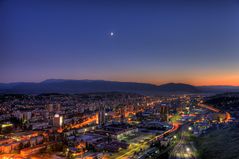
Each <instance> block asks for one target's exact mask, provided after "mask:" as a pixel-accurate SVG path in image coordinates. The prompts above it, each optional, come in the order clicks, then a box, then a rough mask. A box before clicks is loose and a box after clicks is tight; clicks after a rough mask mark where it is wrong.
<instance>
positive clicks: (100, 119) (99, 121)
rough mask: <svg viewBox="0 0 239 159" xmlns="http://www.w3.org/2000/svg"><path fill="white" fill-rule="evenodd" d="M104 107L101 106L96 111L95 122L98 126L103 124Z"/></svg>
mask: <svg viewBox="0 0 239 159" xmlns="http://www.w3.org/2000/svg"><path fill="white" fill-rule="evenodd" d="M105 122H106V120H105V107H103V106H101V107H100V108H99V111H98V113H97V124H98V125H99V126H104V125H105Z"/></svg>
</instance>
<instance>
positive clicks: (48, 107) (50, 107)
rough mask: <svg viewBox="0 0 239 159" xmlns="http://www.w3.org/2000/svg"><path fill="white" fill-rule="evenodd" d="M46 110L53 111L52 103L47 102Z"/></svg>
mask: <svg viewBox="0 0 239 159" xmlns="http://www.w3.org/2000/svg"><path fill="white" fill-rule="evenodd" d="M47 111H48V112H53V111H54V105H53V104H48V105H47Z"/></svg>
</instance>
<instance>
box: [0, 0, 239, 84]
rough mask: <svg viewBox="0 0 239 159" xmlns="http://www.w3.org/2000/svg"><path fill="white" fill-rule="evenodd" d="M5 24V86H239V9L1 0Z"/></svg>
mask: <svg viewBox="0 0 239 159" xmlns="http://www.w3.org/2000/svg"><path fill="white" fill-rule="evenodd" d="M0 20H1V21H0V55H1V56H0V82H16V81H33V82H38V81H42V80H44V79H49V78H61V79H105V80H117V81H136V82H151V83H156V84H160V83H165V82H187V83H192V84H196V85H209V84H222V85H225V84H227V85H228V84H231V85H239V2H238V1H233V0H224V1H220V0H198V1H197V0H194V1H193V2H192V0H177V1H170V0H165V1H152V0H145V1H136V0H135V1H133V0H131V1H130V0H125V1H124V0H118V1H116V0H109V1H100V0H95V1H90V0H86V1H79V0H70V1H68V0H62V1H61V0H56V1H51V0H45V1H44V0H29V1H25V0H1V2H0ZM110 32H114V33H115V35H114V36H112V37H111V36H110Z"/></svg>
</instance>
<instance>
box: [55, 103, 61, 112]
mask: <svg viewBox="0 0 239 159" xmlns="http://www.w3.org/2000/svg"><path fill="white" fill-rule="evenodd" d="M55 110H56V112H60V111H61V104H57V105H56V109H55Z"/></svg>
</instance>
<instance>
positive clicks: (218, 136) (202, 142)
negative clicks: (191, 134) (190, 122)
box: [197, 128, 239, 159]
mask: <svg viewBox="0 0 239 159" xmlns="http://www.w3.org/2000/svg"><path fill="white" fill-rule="evenodd" d="M197 146H198V147H197V148H198V149H199V151H200V154H201V158H202V159H239V128H237V129H229V128H228V129H224V130H216V131H213V132H210V133H209V134H207V135H205V136H203V137H200V138H198V139H197Z"/></svg>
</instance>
